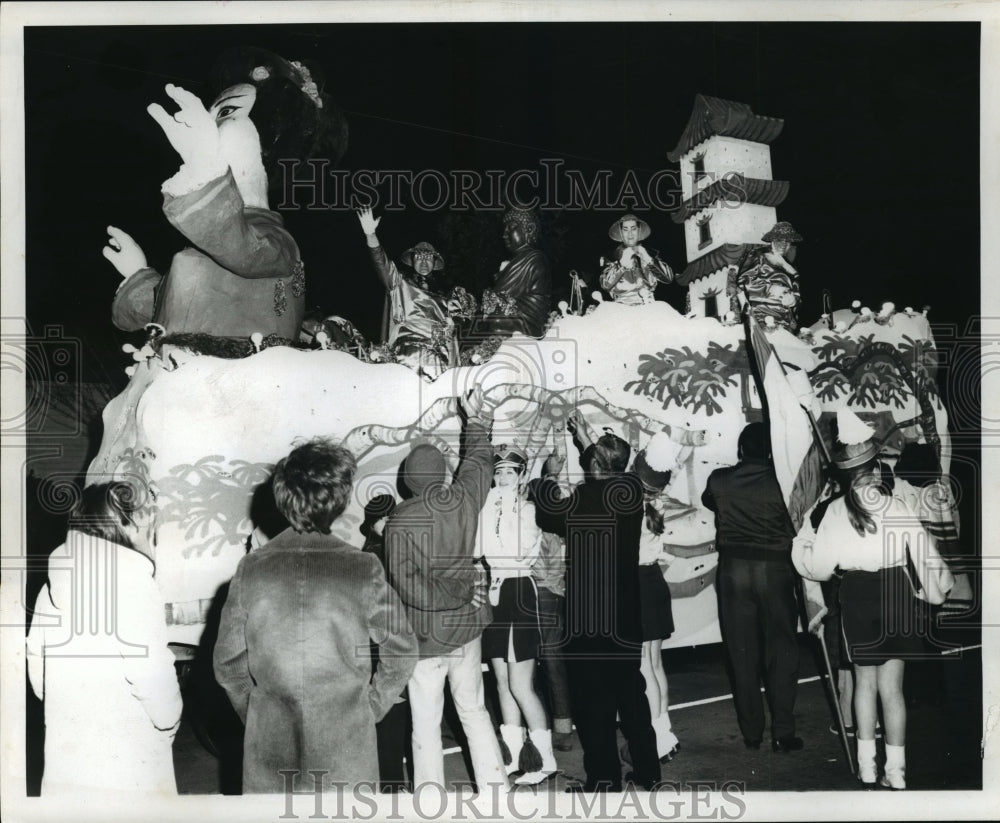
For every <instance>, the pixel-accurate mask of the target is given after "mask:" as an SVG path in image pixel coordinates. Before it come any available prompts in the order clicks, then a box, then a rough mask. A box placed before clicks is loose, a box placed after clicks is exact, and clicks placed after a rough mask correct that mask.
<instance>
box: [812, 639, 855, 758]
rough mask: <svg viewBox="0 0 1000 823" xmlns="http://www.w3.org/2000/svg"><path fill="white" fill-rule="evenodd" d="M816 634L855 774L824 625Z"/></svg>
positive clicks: (839, 723)
mask: <svg viewBox="0 0 1000 823" xmlns="http://www.w3.org/2000/svg"><path fill="white" fill-rule="evenodd" d="M816 636H817V637H818V638H819V645H820V648H822V649H823V662H824V663H826V675H827V677H829V678H830V692H831V694H832V695H833V707H834V709H836V710H837V729H838V730H839V732H840V740H841V742H842V743H843V744H844V752H845V753H846V754H847V766H848V768H850V770H851V774H854V758H853V757H852V756H851V742H850V740H848V739H847V727H846V726H845V725H844V713H843V712H842V711H841V710H840V695H839V694H838V693H837V682H836V681H835V680H834V679H833V666H831V665H830V653H829V652H828V651H827V649H826V637H825V636H824V635H823V631H822V626H821V627H820V631H819V632H818V633H817V635H816Z"/></svg>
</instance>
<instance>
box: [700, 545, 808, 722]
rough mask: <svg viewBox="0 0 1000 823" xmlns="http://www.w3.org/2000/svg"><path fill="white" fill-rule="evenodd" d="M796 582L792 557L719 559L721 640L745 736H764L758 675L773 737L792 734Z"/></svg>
mask: <svg viewBox="0 0 1000 823" xmlns="http://www.w3.org/2000/svg"><path fill="white" fill-rule="evenodd" d="M795 582H796V578H795V570H794V569H793V568H792V564H791V560H788V561H787V562H783V561H767V560H743V559H741V558H731V557H725V556H723V557H721V558H720V560H719V572H718V576H717V578H716V586H717V588H718V594H719V621H720V624H721V628H722V641H723V643H724V644H725V647H726V654H727V656H728V658H729V664H730V667H731V672H730V675H731V677H732V681H733V698H734V703H735V705H736V718H737V720H738V721H739V724H740V731H741V732H743V737H745V738H746V739H747V740H760V739H761V738H762V737H763V736H764V705H763V701H762V700H761V696H760V680H761V674H762V673H763V675H764V686H765V688H766V690H767V702H768V707H769V708H770V710H771V736H772V737H773V738H782V737H788V736H791V735H794V734H795V714H794V712H795V692H796V688H797V685H798V675H799V646H798V642H797V640H796V637H795V626H796V620H797V619H798V613H797V610H796V603H795ZM762 664H763V665H762Z"/></svg>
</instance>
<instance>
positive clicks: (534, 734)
mask: <svg viewBox="0 0 1000 823" xmlns="http://www.w3.org/2000/svg"><path fill="white" fill-rule="evenodd" d="M528 736H529V737H530V738H531V742H532V743H534V744H535V748H536V749H538V753H539V754H540V755H541V756H542V767H541V768H540V769H539V770H538V771H537V772H528V773H526V774H524V775H522V776H521V777H519V778H517V780H515V781H514V782H515V783H516V784H517V785H518V786H534V785H535V784H536V783H541V782H542V781H543V780H545V779H546V778H547V777H549V776H550V775H553V774H555V773H556V771H557V769H558V766H556V756H555V753H554V752H553V751H552V730H551V729H534V730H532V731H530V732H528Z"/></svg>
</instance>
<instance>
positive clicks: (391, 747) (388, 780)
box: [375, 701, 410, 792]
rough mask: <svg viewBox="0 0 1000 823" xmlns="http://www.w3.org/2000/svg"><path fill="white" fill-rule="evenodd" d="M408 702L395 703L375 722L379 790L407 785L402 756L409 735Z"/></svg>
mask: <svg viewBox="0 0 1000 823" xmlns="http://www.w3.org/2000/svg"><path fill="white" fill-rule="evenodd" d="M409 726H410V703H409V701H403V702H402V703H396V704H395V705H394V706H393V707H392V708H391V709H389V711H388V712H387V713H386V716H385V717H383V718H382V719H381V720H380V721H379V722H378V723H376V724H375V735H376V740H377V744H378V772H379V790H380V791H382V792H395V791H399V790H400V789H402V788H405V787H406V785H407V780H406V768H405V766H404V765H403V757H404V756H405V755H406V743H407V741H408V739H409V737H410V734H409V732H410V729H409Z"/></svg>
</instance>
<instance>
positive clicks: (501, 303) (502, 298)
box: [483, 289, 517, 317]
mask: <svg viewBox="0 0 1000 823" xmlns="http://www.w3.org/2000/svg"><path fill="white" fill-rule="evenodd" d="M483 314H484V315H490V314H499V315H502V316H504V317H513V316H514V315H515V314H517V301H516V300H515V299H514V298H513V297H511V296H510V295H509V294H507V292H505V291H493V289H486V290H485V291H484V292H483Z"/></svg>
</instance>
